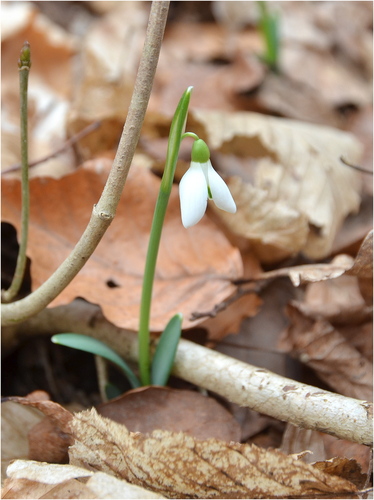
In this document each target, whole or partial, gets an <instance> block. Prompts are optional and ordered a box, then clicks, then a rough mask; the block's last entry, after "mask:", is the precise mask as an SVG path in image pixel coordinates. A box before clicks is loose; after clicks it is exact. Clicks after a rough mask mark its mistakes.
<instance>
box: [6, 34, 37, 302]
mask: <svg viewBox="0 0 374 500" xmlns="http://www.w3.org/2000/svg"><path fill="white" fill-rule="evenodd" d="M30 56H31V54H30V44H29V42H25V43H24V45H23V47H22V50H21V55H20V59H19V61H18V70H19V94H20V119H21V127H20V128H21V160H22V163H21V168H22V171H21V191H22V208H21V233H20V243H19V250H18V256H17V264H16V269H15V271H14V275H13V279H12V282H11V284H10V287H9V288H8V290H3V291H2V294H1V298H2V300H3V301H4V302H10V301H12V300H14V298H15V297H16V296H17V294H18V292H19V290H20V288H21V285H22V281H23V278H24V275H25V270H26V262H27V256H26V251H27V241H28V236H29V216H30V190H29V160H28V139H27V127H28V105H27V104H28V83H29V74H30V68H31V57H30Z"/></svg>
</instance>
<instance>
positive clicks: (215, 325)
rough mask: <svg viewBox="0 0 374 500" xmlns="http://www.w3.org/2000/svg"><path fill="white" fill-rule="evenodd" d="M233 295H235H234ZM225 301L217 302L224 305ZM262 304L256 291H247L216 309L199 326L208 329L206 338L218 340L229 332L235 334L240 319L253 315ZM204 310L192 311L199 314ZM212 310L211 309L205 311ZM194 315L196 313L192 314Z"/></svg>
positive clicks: (240, 321) (238, 327) (213, 340)
mask: <svg viewBox="0 0 374 500" xmlns="http://www.w3.org/2000/svg"><path fill="white" fill-rule="evenodd" d="M234 297H235V295H234ZM227 303H228V302H227ZM224 304H225V302H223V303H221V304H218V305H219V306H222V305H224ZM261 305H262V300H261V299H260V297H259V296H258V295H257V294H256V293H254V292H253V293H249V294H247V295H244V296H243V297H240V298H239V299H237V300H235V301H234V302H233V303H232V304H230V305H228V307H226V308H225V309H223V310H222V311H218V312H217V314H216V315H215V316H213V317H210V318H208V319H206V320H205V321H204V322H203V323H202V324H201V325H200V326H201V328H204V329H205V330H207V331H208V340H209V341H211V342H214V343H216V342H219V341H220V340H222V339H223V338H224V337H226V336H227V335H230V334H235V333H237V332H238V331H239V330H240V325H241V324H242V321H244V320H245V319H246V318H251V317H253V316H255V315H256V314H257V313H258V311H259V309H260V307H261ZM204 312H205V311H194V313H198V314H199V315H200V314H202V313H204ZM207 312H208V313H209V312H213V313H214V310H213V311H207ZM193 317H196V314H193Z"/></svg>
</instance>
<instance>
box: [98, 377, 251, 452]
mask: <svg viewBox="0 0 374 500" xmlns="http://www.w3.org/2000/svg"><path fill="white" fill-rule="evenodd" d="M97 411H98V413H99V414H100V415H102V416H103V417H107V418H110V419H111V420H114V421H115V422H118V423H120V424H123V425H125V426H126V427H127V429H128V430H129V431H131V432H141V433H143V434H146V433H148V432H152V431H153V430H155V429H163V430H167V431H172V432H185V433H187V434H189V435H190V436H193V437H195V438H196V439H208V438H212V437H214V438H216V439H221V440H222V441H228V442H230V441H240V434H241V432H240V426H239V424H238V423H237V422H236V420H235V419H234V417H233V416H232V415H231V413H229V412H228V411H227V410H226V409H225V408H224V407H223V406H222V405H220V404H219V403H218V402H217V400H215V399H214V398H210V397H207V396H203V395H202V394H200V393H198V392H193V391H185V390H176V389H170V388H169V387H141V388H139V389H134V390H132V391H129V392H127V393H126V394H124V395H122V396H119V397H118V398H116V399H112V400H110V401H108V402H107V403H104V404H102V405H100V406H99V407H98V408H97Z"/></svg>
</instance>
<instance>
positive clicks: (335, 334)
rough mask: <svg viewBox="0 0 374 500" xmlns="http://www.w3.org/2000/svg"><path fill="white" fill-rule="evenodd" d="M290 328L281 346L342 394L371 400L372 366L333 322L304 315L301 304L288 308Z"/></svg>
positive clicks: (294, 304) (291, 305) (283, 337)
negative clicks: (299, 306) (300, 307)
mask: <svg viewBox="0 0 374 500" xmlns="http://www.w3.org/2000/svg"><path fill="white" fill-rule="evenodd" d="M287 315H288V316H289V318H290V320H291V325H290V326H289V327H288V328H287V331H286V332H285V333H284V335H283V336H282V338H281V340H280V342H279V347H280V348H282V349H284V350H287V351H288V352H291V353H292V355H293V356H295V357H297V358H298V359H300V361H302V362H303V363H305V364H306V365H308V366H310V367H311V368H313V369H314V370H315V371H316V373H317V374H318V376H319V377H320V378H321V379H322V380H323V381H325V382H326V383H327V384H329V385H330V387H332V388H334V389H335V390H336V391H337V392H339V393H340V394H343V395H345V396H349V397H352V398H357V399H362V400H366V401H371V399H372V395H373V365H372V363H370V361H368V360H367V359H366V358H365V357H364V356H362V355H361V354H360V353H359V351H357V350H356V349H355V348H354V347H353V346H352V345H350V344H349V342H348V341H347V340H346V339H345V337H344V336H343V335H342V334H341V333H340V332H339V331H338V330H337V329H336V328H334V327H333V326H332V325H331V323H329V322H327V321H325V320H322V319H317V320H314V319H312V318H310V317H307V316H305V315H304V314H303V313H302V312H301V311H300V309H299V308H298V304H297V303H296V302H293V303H291V304H289V305H288V307H287Z"/></svg>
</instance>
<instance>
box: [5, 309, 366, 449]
mask: <svg viewBox="0 0 374 500" xmlns="http://www.w3.org/2000/svg"><path fill="white" fill-rule="evenodd" d="M73 329H74V330H73ZM35 331H37V332H38V334H45V335H50V334H54V333H61V332H68V331H79V332H80V333H82V334H85V335H89V336H91V337H95V338H97V339H99V340H101V341H103V342H105V343H106V344H108V345H109V346H110V347H111V348H112V349H114V350H115V351H116V352H118V354H120V355H121V356H123V357H124V358H125V359H127V360H131V361H137V359H138V340H137V335H136V333H134V332H129V331H126V330H123V329H121V328H118V327H116V326H115V325H112V324H111V323H109V322H108V321H107V320H106V319H105V318H104V316H103V315H102V313H101V311H100V308H99V307H98V306H94V305H93V304H89V303H86V302H84V301H76V302H75V303H74V305H71V304H70V305H68V306H60V307H56V308H50V309H44V310H43V311H42V312H41V313H39V314H38V315H37V316H34V317H33V318H31V319H29V320H28V321H27V322H25V323H22V324H19V325H14V326H12V327H11V328H10V329H8V328H5V329H4V330H3V339H4V343H5V345H8V346H11V345H12V344H13V345H14V341H15V340H16V339H17V338H18V339H20V338H22V337H25V336H30V335H33V334H34V333H35ZM173 374H174V375H175V376H177V377H180V378H182V379H184V380H186V381H188V382H191V383H192V384H195V385H197V386H199V387H203V388H205V389H208V390H210V391H213V392H215V393H216V394H219V395H221V396H223V397H225V398H226V399H228V400H229V401H231V402H233V403H237V404H239V405H241V406H246V407H248V408H252V409H253V410H255V411H258V412H260V413H264V414H266V415H270V416H272V417H274V418H277V419H279V420H282V421H284V422H290V423H291V424H293V425H297V426H300V427H304V428H307V429H314V430H318V431H321V432H325V433H327V434H331V435H333V436H336V437H338V438H340V439H348V440H350V441H354V442H356V443H362V444H366V445H371V444H372V442H373V421H372V404H371V403H368V402H367V401H360V400H357V399H352V398H348V397H345V396H341V395H339V394H334V393H331V392H328V391H325V390H322V389H319V388H317V387H313V386H309V385H305V384H301V383H299V382H296V381H294V380H291V379H287V378H285V377H281V376H279V375H276V374H275V373H272V372H270V371H268V370H265V369H263V368H259V367H257V366H253V365H249V364H246V363H243V362H242V361H238V360H237V359H234V358H230V357H228V356H225V355H224V354H221V353H219V352H216V351H212V350H210V349H207V348H206V347H202V346H200V345H197V344H194V343H193V342H189V341H187V340H184V339H182V340H181V341H180V343H179V346H178V351H177V355H176V358H175V365H174V369H173Z"/></svg>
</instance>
